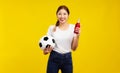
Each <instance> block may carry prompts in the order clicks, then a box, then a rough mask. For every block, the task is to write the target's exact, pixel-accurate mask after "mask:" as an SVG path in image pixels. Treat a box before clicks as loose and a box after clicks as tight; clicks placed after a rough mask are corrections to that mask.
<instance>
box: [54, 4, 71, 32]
mask: <svg viewBox="0 0 120 73" xmlns="http://www.w3.org/2000/svg"><path fill="white" fill-rule="evenodd" d="M61 9H65V10H66V11H67V13H68V15H69V14H70V11H69V9H68V7H67V6H65V5H61V6H59V7H58V9H57V11H56V15H57V13H58V12H59V10H61ZM57 26H59V21H58V20H57V22H56V24H55V28H54V31H55V30H56V27H57Z"/></svg>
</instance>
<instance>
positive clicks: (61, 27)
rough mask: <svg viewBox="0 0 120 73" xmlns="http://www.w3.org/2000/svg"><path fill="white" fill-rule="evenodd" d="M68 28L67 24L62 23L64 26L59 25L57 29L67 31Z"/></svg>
mask: <svg viewBox="0 0 120 73" xmlns="http://www.w3.org/2000/svg"><path fill="white" fill-rule="evenodd" d="M68 26H69V25H68V23H64V24H60V25H59V26H58V27H59V28H60V29H62V30H66V29H68Z"/></svg>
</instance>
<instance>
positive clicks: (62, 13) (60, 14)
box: [57, 9, 69, 24]
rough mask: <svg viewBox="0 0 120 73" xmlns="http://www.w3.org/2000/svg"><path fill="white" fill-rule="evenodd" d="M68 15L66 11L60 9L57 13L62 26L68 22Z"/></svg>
mask: <svg viewBox="0 0 120 73" xmlns="http://www.w3.org/2000/svg"><path fill="white" fill-rule="evenodd" d="M68 16H69V15H68V13H67V11H66V10H65V9H60V10H59V11H58V13H57V18H58V20H59V23H60V24H65V23H66V22H67V20H68Z"/></svg>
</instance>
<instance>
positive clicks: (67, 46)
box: [47, 24, 75, 54]
mask: <svg viewBox="0 0 120 73" xmlns="http://www.w3.org/2000/svg"><path fill="white" fill-rule="evenodd" d="M54 27H55V26H53V25H51V26H50V27H49V29H48V33H47V35H50V36H52V37H53V38H54V39H55V43H56V45H55V47H54V49H53V50H54V51H56V52H59V53H62V54H63V53H68V52H71V44H72V40H73V37H74V27H75V26H74V25H73V24H69V28H68V29H67V30H61V29H60V28H59V27H56V31H55V32H54V31H53V28H54Z"/></svg>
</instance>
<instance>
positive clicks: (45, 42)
mask: <svg viewBox="0 0 120 73" xmlns="http://www.w3.org/2000/svg"><path fill="white" fill-rule="evenodd" d="M49 45H50V46H52V47H53V48H54V47H55V40H54V38H53V37H52V36H48V35H45V36H43V37H42V38H41V39H40V40H39V47H40V48H41V49H42V50H44V49H45V48H47V47H48V46H49Z"/></svg>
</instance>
